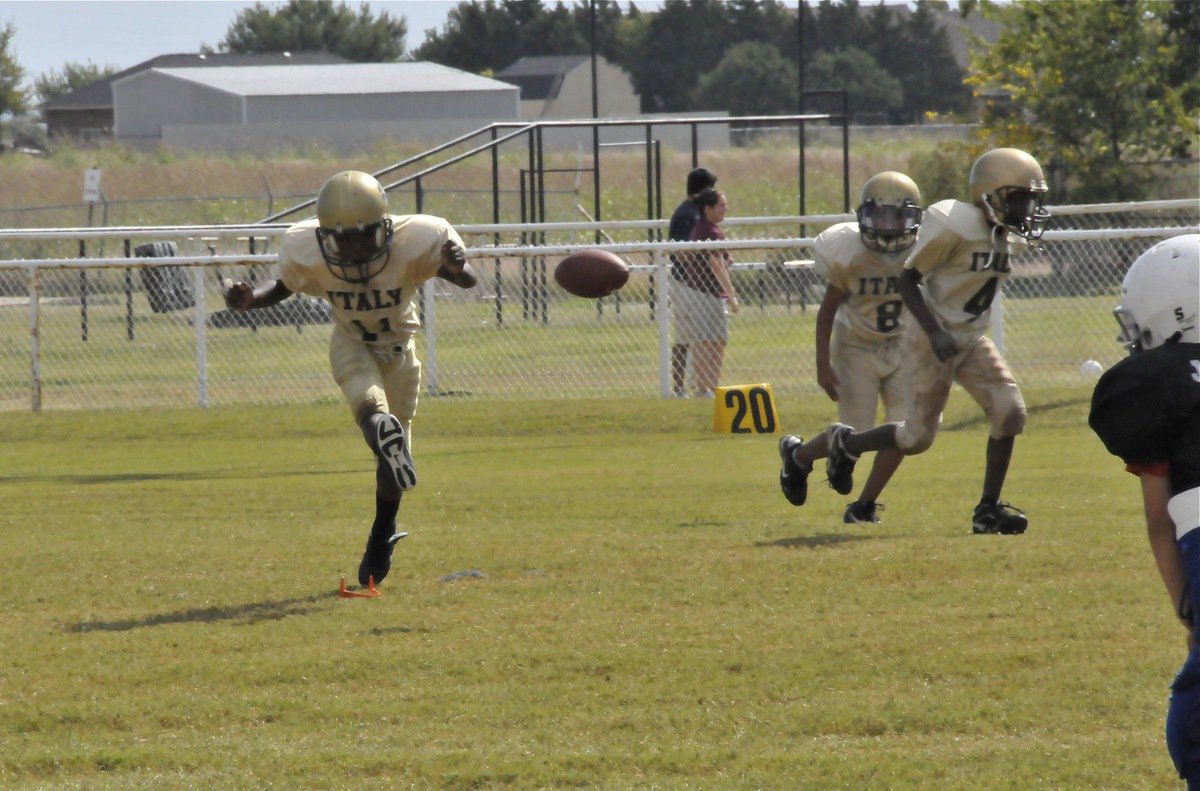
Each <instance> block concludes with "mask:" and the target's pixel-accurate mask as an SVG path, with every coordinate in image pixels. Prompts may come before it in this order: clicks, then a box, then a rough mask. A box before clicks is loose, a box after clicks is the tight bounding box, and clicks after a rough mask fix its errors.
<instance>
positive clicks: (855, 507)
mask: <svg viewBox="0 0 1200 791" xmlns="http://www.w3.org/2000/svg"><path fill="white" fill-rule="evenodd" d="M876 510H880V511H882V510H883V504H882V503H864V502H863V501H862V500H855V501H854V502H852V503H850V504H849V505H847V506H846V513H845V515H844V516H842V521H843V522H845V523H846V524H848V525H858V524H871V525H877V524H879V517H878V516H876V515H875V511H876Z"/></svg>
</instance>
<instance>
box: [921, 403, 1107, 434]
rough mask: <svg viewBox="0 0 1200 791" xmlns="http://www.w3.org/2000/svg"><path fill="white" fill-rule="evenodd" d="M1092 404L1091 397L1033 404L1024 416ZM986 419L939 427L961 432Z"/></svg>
mask: <svg viewBox="0 0 1200 791" xmlns="http://www.w3.org/2000/svg"><path fill="white" fill-rule="evenodd" d="M1091 402H1092V399H1091V396H1088V397H1086V398H1069V399H1066V400H1063V401H1051V402H1049V403H1046V404H1034V405H1033V406H1026V407H1025V414H1027V415H1036V414H1039V413H1042V412H1053V411H1055V410H1058V409H1069V408H1072V407H1077V406H1083V405H1085V404H1090V403H1091ZM987 421H988V417H987V415H984V414H978V415H975V416H974V417H969V418H966V419H965V420H959V421H957V422H955V423H947V424H945V425H944V426H942V427H941V429H940V430H941V431H962V430H963V429H967V428H974V427H975V426H982V425H983V424H985V423H987Z"/></svg>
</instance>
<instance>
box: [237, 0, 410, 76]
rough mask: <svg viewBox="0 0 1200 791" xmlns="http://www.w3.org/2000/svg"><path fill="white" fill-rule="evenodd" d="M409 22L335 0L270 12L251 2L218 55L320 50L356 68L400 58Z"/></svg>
mask: <svg viewBox="0 0 1200 791" xmlns="http://www.w3.org/2000/svg"><path fill="white" fill-rule="evenodd" d="M407 29H408V26H407V22H406V21H405V20H404V18H403V17H400V18H399V19H395V18H393V17H391V16H389V15H388V13H387V12H386V11H385V12H383V13H381V14H379V16H377V17H376V16H375V15H373V14H372V13H371V10H370V6H369V5H367V4H366V3H363V4H362V5H361V6H360V7H359V11H358V13H357V14H355V13H354V11H352V10H351V9H350V8H349V7H348V6H347V5H346V4H345V3H339V4H337V5H336V6H335V5H334V4H333V0H288V2H287V3H286V4H284V5H283V6H280V7H278V8H276V9H274V10H272V9H271V8H269V7H268V6H266V5H264V4H263V3H255V4H254V6H253V7H252V8H248V9H246V10H244V11H242V12H241V13H239V14H238V15H237V17H236V18H235V19H234V21H233V23H232V24H231V25H230V26H229V30H228V32H227V33H226V34H225V40H224V41H223V42H221V44H220V46H219V49H220V50H221V51H222V52H237V53H249V52H303V51H320V50H324V51H326V52H332V53H333V54H335V55H341V56H342V57H343V58H346V59H347V60H352V61H355V62H358V63H387V62H393V61H398V60H400V59H401V58H402V57H403V56H404V37H405V35H406V34H407Z"/></svg>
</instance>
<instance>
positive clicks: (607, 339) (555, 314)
mask: <svg viewBox="0 0 1200 791" xmlns="http://www.w3.org/2000/svg"><path fill="white" fill-rule="evenodd" d="M1052 211H1053V212H1054V220H1053V221H1052V226H1051V227H1052V228H1053V230H1051V231H1048V232H1047V234H1046V239H1045V242H1044V244H1043V245H1042V246H1041V247H1040V248H1039V249H1038V250H1036V251H1032V252H1030V253H1026V254H1023V255H1021V256H1019V257H1018V258H1016V259H1015V260H1014V264H1013V269H1014V272H1013V275H1012V276H1011V277H1010V279H1009V280H1008V282H1007V284H1006V286H1005V289H1004V295H1003V298H1002V299H1001V301H1000V302H999V303H998V306H997V310H996V311H995V312H996V314H997V318H998V319H999V320H998V322H997V323H996V324H995V325H994V326H993V328H992V334H993V337H995V339H996V340H997V341H998V342H999V343H1001V345H1002V346H1003V348H1004V350H1005V354H1006V357H1007V359H1008V361H1009V363H1010V365H1011V367H1012V368H1013V371H1014V373H1015V375H1016V377H1017V379H1018V381H1020V382H1021V384H1022V387H1023V388H1024V389H1026V390H1027V391H1028V390H1035V389H1037V388H1048V387H1059V386H1064V385H1066V386H1070V385H1080V384H1083V383H1084V380H1083V379H1082V378H1081V373H1080V365H1081V363H1083V362H1084V361H1086V360H1089V359H1094V360H1098V361H1099V362H1101V363H1102V364H1103V365H1104V366H1105V367H1107V366H1109V365H1111V364H1112V363H1114V362H1116V360H1117V359H1118V358H1119V357H1121V356H1122V354H1123V353H1124V352H1123V350H1122V349H1121V347H1120V345H1119V344H1118V343H1116V341H1115V337H1116V330H1117V325H1116V323H1115V321H1114V320H1113V318H1112V309H1113V307H1114V306H1115V305H1116V302H1117V294H1118V292H1119V287H1120V282H1121V279H1122V278H1123V276H1124V272H1125V270H1126V268H1127V267H1128V265H1129V263H1131V262H1132V261H1133V259H1134V258H1136V257H1137V256H1138V255H1139V254H1140V253H1141V252H1142V251H1143V250H1145V249H1146V248H1147V247H1148V246H1149V245H1151V244H1152V243H1153V242H1154V241H1156V240H1157V239H1160V238H1165V237H1169V236H1173V235H1176V234H1179V233H1194V232H1196V231H1197V229H1198V227H1200V202H1197V201H1191V200H1188V201H1163V202H1156V203H1146V204H1121V205H1104V206H1088V207H1084V206H1076V207H1057V208H1054V209H1052ZM843 219H849V216H848V215H847V216H843V215H824V216H809V217H774V218H730V219H728V220H726V222H725V223H724V225H723V227H724V230H725V232H726V234H727V236H729V238H730V241H729V242H728V244H727V245H724V247H727V248H728V249H729V252H730V255H731V256H732V258H733V260H734V262H735V273H734V283H735V286H736V288H737V290H738V292H739V295H740V297H741V303H742V307H741V310H740V312H739V313H737V314H735V315H734V316H732V317H731V321H730V341H729V346H728V349H727V351H726V355H725V361H724V365H723V368H722V371H721V377H720V381H721V383H722V384H745V383H757V382H769V383H771V385H772V388H773V390H774V391H775V392H776V393H777V394H790V395H794V396H796V397H815V396H816V395H817V394H818V393H819V389H818V388H817V385H816V375H815V363H814V354H813V343H814V325H815V319H816V306H817V304H818V303H819V302H820V300H821V297H822V295H823V292H824V284H823V282H821V281H820V279H819V278H817V277H816V276H815V275H814V274H813V273H812V271H811V268H810V262H809V261H808V256H809V251H810V247H811V244H812V237H813V236H815V235H816V234H817V233H818V232H819V231H820V230H822V229H823V228H825V227H828V225H830V224H832V223H833V222H837V221H840V220H843ZM459 230H460V232H461V233H462V234H463V237H464V240H465V241H466V243H467V245H468V246H469V256H470V258H471V260H472V265H473V266H474V267H475V269H476V270H477V272H478V273H479V276H480V277H479V284H478V285H477V286H476V287H475V288H473V289H470V290H466V291H463V290H460V289H457V288H455V287H453V286H451V285H449V284H447V283H443V282H441V281H440V280H437V279H434V280H432V281H430V282H429V283H428V284H427V286H426V288H425V290H424V291H423V293H422V301H421V309H422V319H423V323H424V325H425V329H424V330H423V332H422V335H421V336H420V337H419V338H418V349H419V351H420V356H421V357H422V359H423V361H424V365H425V378H424V383H425V391H426V394H427V396H455V397H464V398H478V399H534V400H536V399H560V398H585V397H591V398H629V397H655V396H665V395H667V394H668V393H669V392H670V381H669V364H670V360H669V350H670V322H669V315H668V312H667V309H666V305H667V299H669V290H670V282H671V281H670V277H669V275H668V271H667V270H668V266H669V264H668V260H669V259H668V256H669V254H670V252H671V251H673V250H680V249H685V248H687V247H688V245H687V243H669V242H663V241H660V240H661V239H662V237H663V236H664V235H665V223H664V222H660V221H628V222H615V223H600V224H596V223H553V224H543V225H480V226H463V227H461V228H460V229H459ZM282 231H283V226H208V227H200V226H190V227H188V226H181V227H176V228H153V229H152V228H109V229H70V230H36V231H34V230H28V231H24V230H15V231H0V240H3V242H4V248H3V249H4V250H5V251H6V252H5V256H6V258H5V259H4V260H0V409H4V410H30V409H32V410H35V411H37V410H43V409H98V408H130V407H171V406H175V407H178V406H184V405H189V404H191V405H200V406H207V405H212V404H235V403H256V404H277V403H289V402H294V401H321V400H329V401H334V402H340V399H341V395H340V392H339V391H338V389H337V387H336V385H335V384H334V383H333V381H332V379H331V377H330V375H329V372H328V358H327V349H328V336H329V332H330V328H331V325H330V324H329V308H328V305H327V304H326V303H324V302H323V301H321V300H315V299H311V298H307V297H302V296H297V297H294V298H292V299H289V300H287V301H286V302H285V303H283V304H281V305H279V306H277V307H276V308H274V309H272V310H269V311H255V312H252V313H249V314H236V315H235V314H231V313H229V312H228V311H226V310H225V309H224V304H223V300H222V296H221V294H222V284H223V283H226V282H228V281H230V280H239V279H242V280H248V281H261V280H263V279H265V278H269V277H270V276H271V263H272V261H273V258H274V256H273V252H272V250H273V249H274V247H275V246H276V243H277V238H278V236H279V234H280V233H282ZM590 246H601V247H606V248H608V249H611V250H613V251H614V252H617V253H618V254H619V255H621V256H622V257H623V258H625V260H626V261H628V263H629V264H630V267H631V275H630V279H629V282H628V284H627V285H626V286H625V287H624V288H623V289H622V290H621V291H619V292H618V293H616V294H614V295H612V296H610V297H606V298H604V299H601V300H584V299H579V298H577V297H573V296H571V295H569V294H567V293H566V292H564V291H563V290H562V289H560V288H559V287H558V286H557V284H556V283H555V282H554V277H553V271H554V266H555V264H556V263H557V261H558V260H560V259H561V258H562V256H563V255H564V254H565V253H566V252H568V251H569V250H571V249H578V248H580V247H590ZM709 246H711V245H701V246H699V247H701V248H702V247H709ZM693 248H695V246H693ZM697 249H698V248H697Z"/></svg>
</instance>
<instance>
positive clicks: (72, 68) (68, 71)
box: [33, 61, 117, 102]
mask: <svg viewBox="0 0 1200 791" xmlns="http://www.w3.org/2000/svg"><path fill="white" fill-rule="evenodd" d="M116 73H117V67H116V66H103V67H101V66H97V65H96V64H95V63H92V62H91V61H88V62H87V64H86V65H84V64H81V63H75V62H73V61H70V62H68V63H66V64H64V65H63V68H62V71H55V70H54V69H51V70H50V71H48V72H45V73H44V74H40V75H38V76H37V77H36V78H34V81H33V92H34V93H35V94H37V97H38V101H41V102H48V101H50V100H51V99H57V98H58V97H59V96H62V95H63V94H67V93H70V92H71V91H74V90H78V89H79V88H82V87H84V86H85V85H91V84H92V83H93V82H96V81H97V80H102V79H104V78H105V77H111V76H112V75H114V74H116Z"/></svg>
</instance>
